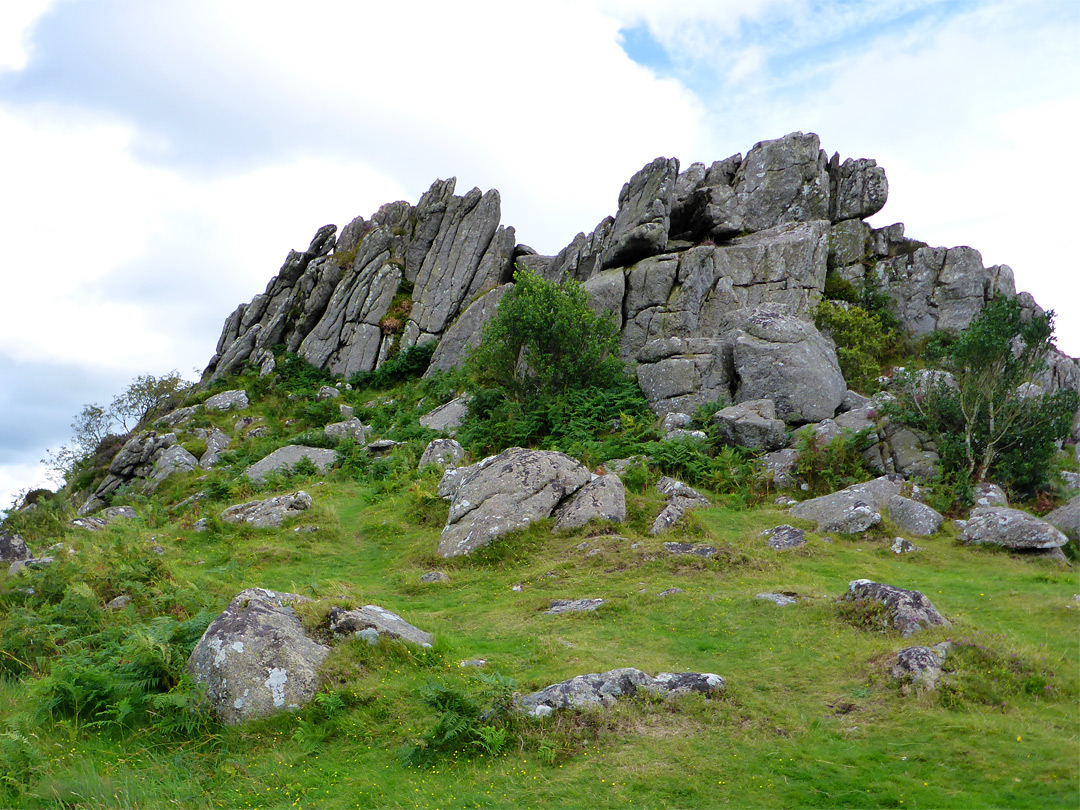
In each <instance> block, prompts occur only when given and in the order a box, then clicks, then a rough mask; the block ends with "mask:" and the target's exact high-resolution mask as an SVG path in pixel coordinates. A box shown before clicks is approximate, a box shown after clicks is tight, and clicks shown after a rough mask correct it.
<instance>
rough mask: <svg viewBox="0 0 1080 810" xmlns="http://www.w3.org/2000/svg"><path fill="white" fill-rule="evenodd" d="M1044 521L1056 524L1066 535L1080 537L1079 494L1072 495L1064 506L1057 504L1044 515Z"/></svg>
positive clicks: (1074, 538)
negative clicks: (1051, 510)
mask: <svg viewBox="0 0 1080 810" xmlns="http://www.w3.org/2000/svg"><path fill="white" fill-rule="evenodd" d="M1046 522H1047V523H1049V524H1051V525H1052V526H1056V527H1057V528H1058V529H1060V530H1061V531H1062V532H1064V533H1065V535H1066V536H1067V537H1070V538H1072V539H1073V540H1078V539H1080V495H1077V496H1075V497H1073V498H1072V499H1071V500H1070V501H1069V502H1068V503H1067V504H1065V505H1064V506H1059V507H1058V508H1057V509H1055V510H1054V511H1053V512H1051V513H1050V514H1048V515H1047V516H1046Z"/></svg>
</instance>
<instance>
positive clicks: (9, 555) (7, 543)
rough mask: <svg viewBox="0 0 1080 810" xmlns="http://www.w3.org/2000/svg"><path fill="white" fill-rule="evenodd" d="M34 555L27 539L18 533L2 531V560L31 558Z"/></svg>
mask: <svg viewBox="0 0 1080 810" xmlns="http://www.w3.org/2000/svg"><path fill="white" fill-rule="evenodd" d="M32 556H33V555H32V554H31V553H30V549H28V548H27V547H26V541H25V540H23V539H22V538H21V537H20V536H19V535H17V534H8V533H7V532H0V562H15V561H16V560H29V559H30V558H31V557H32Z"/></svg>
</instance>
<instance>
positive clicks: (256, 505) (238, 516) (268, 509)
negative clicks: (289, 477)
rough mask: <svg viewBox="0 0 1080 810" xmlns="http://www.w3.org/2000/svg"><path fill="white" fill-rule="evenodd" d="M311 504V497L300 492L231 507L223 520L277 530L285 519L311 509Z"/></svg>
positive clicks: (223, 513) (223, 515)
mask: <svg viewBox="0 0 1080 810" xmlns="http://www.w3.org/2000/svg"><path fill="white" fill-rule="evenodd" d="M311 503H312V502H311V496H310V495H308V494H307V493H306V492H304V491H303V490H300V491H299V492H294V493H292V494H291V495H278V496H277V497H275V498H267V499H266V500H265V501H249V502H248V503H241V504H237V505H236V506H230V507H229V508H228V509H226V510H225V511H224V512H222V513H221V519H222V520H224V521H225V522H226V523H247V524H249V525H251V526H254V527H255V528H256V529H269V528H277V527H278V526H281V525H282V523H284V522H285V518H287V517H292V516H294V515H298V514H300V513H301V512H303V511H304V510H305V509H310V508H311Z"/></svg>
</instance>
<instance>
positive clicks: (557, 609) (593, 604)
mask: <svg viewBox="0 0 1080 810" xmlns="http://www.w3.org/2000/svg"><path fill="white" fill-rule="evenodd" d="M602 604H604V600H603V599H553V600H552V602H551V607H549V608H548V609H547V610H545V611H544V615H545V616H558V615H559V614H560V613H591V612H592V611H594V610H596V609H597V608H598V607H600V606H601V605H602Z"/></svg>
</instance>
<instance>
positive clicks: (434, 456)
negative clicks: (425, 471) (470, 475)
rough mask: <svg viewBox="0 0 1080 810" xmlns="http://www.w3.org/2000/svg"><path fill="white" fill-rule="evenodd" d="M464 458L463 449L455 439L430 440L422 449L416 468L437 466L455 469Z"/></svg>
mask: <svg viewBox="0 0 1080 810" xmlns="http://www.w3.org/2000/svg"><path fill="white" fill-rule="evenodd" d="M464 458H465V448H464V447H462V446H461V445H460V444H459V443H458V442H457V440H456V439H432V440H431V441H430V442H428V446H427V447H425V448H424V452H423V454H422V455H421V456H420V463H419V464H417V465H416V466H417V468H420V467H426V466H428V465H429V464H437V465H438V466H440V467H443V468H449V467H457V466H458V464H459V463H461V460H462V459H464Z"/></svg>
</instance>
